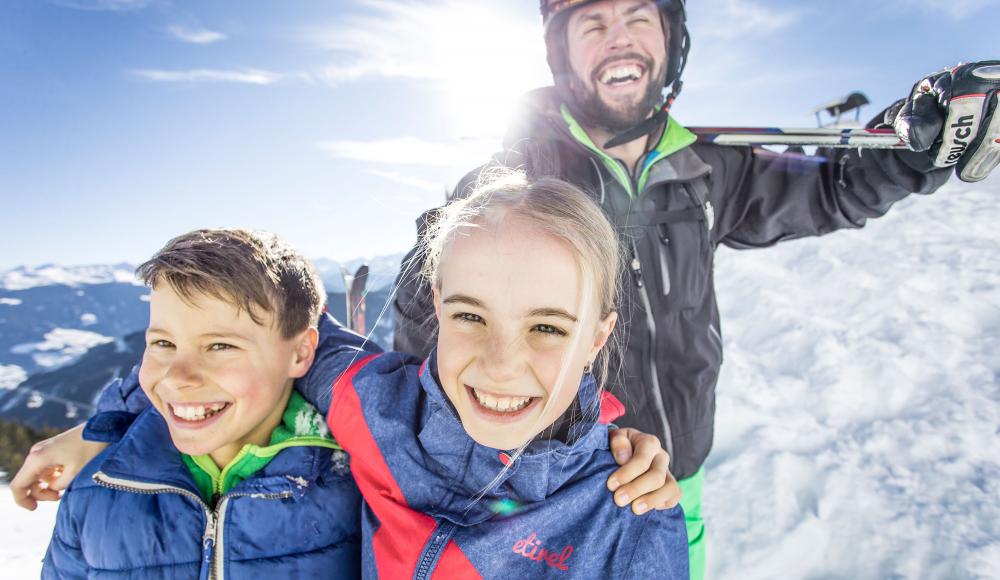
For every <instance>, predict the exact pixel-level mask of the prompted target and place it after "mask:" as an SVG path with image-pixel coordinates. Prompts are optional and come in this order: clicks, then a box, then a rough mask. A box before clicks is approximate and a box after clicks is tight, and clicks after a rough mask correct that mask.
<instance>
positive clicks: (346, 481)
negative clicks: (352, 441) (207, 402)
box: [42, 408, 361, 580]
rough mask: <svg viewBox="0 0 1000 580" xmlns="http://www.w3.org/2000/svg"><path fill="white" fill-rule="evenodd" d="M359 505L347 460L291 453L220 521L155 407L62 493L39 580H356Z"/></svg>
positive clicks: (228, 504)
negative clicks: (114, 579) (327, 579)
mask: <svg viewBox="0 0 1000 580" xmlns="http://www.w3.org/2000/svg"><path fill="white" fill-rule="evenodd" d="M360 504H361V498H360V496H359V494H358V489H357V487H356V486H355V484H354V482H353V480H352V479H351V476H350V474H349V473H348V472H347V468H346V465H345V462H344V458H343V457H342V454H340V453H339V452H334V451H332V450H330V449H327V448H321V447H289V448H287V449H284V450H282V451H281V452H280V453H279V454H278V455H276V456H275V457H274V458H273V459H272V460H271V461H270V463H268V464H267V465H266V466H265V467H264V468H263V469H261V470H260V471H258V472H257V473H256V474H254V475H253V476H252V477H251V478H250V479H247V480H246V481H244V482H242V483H240V484H238V485H236V486H235V487H234V488H233V489H232V490H230V491H229V492H228V493H227V494H225V495H224V496H222V497H221V498H220V499H219V500H218V501H217V502H216V505H215V509H214V510H213V509H212V508H210V507H209V506H207V505H206V504H205V503H204V501H203V500H202V499H201V498H200V497H199V495H198V490H197V488H196V487H195V484H194V481H193V479H192V478H191V474H190V471H189V470H188V468H187V466H186V465H185V464H184V462H183V460H182V459H181V456H180V453H179V452H178V451H177V449H176V448H175V447H174V445H173V443H172V442H171V440H170V435H169V432H168V430H167V425H166V423H165V422H164V420H163V417H161V416H160V414H159V413H157V411H156V410H155V409H153V408H149V409H147V410H146V411H144V412H143V413H142V414H141V415H139V417H138V418H137V419H136V420H135V422H134V423H133V424H132V426H131V427H130V428H129V430H128V432H127V433H125V435H124V437H123V438H122V439H121V440H120V441H119V442H118V443H116V444H114V445H112V446H110V447H108V448H107V449H105V450H104V451H103V452H102V453H101V454H100V455H98V456H97V457H96V458H95V459H94V460H93V461H91V462H90V463H89V464H87V466H86V467H85V468H84V469H83V471H81V472H80V474H79V475H78V476H77V477H76V479H75V480H74V481H73V484H72V485H71V486H70V487H69V489H68V490H67V491H66V493H65V495H64V496H63V498H62V502H61V505H60V506H59V514H58V516H57V522H56V529H55V532H54V534H53V537H52V542H51V544H50V545H49V550H48V553H47V554H46V556H45V563H44V567H43V571H42V577H43V578H143V579H148V578H192V579H194V578H210V577H211V578H214V579H218V580H223V579H225V578H238V579H243V578H357V577H359V576H360V539H361V538H360V533H361V527H360V521H359V506H360Z"/></svg>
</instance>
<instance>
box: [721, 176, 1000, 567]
mask: <svg viewBox="0 0 1000 580" xmlns="http://www.w3.org/2000/svg"><path fill="white" fill-rule="evenodd" d="M997 223H1000V179H997V177H994V178H993V179H992V180H990V181H988V182H987V183H985V184H980V185H978V186H970V185H964V184H949V186H947V187H946V188H945V189H944V190H942V191H941V192H939V193H938V194H936V195H934V196H932V197H930V198H910V199H907V200H905V201H904V202H902V203H900V204H898V206H897V207H895V208H894V209H893V211H891V212H890V213H889V215H887V216H886V217H885V218H883V219H880V220H875V221H872V222H870V223H869V225H868V227H866V228H865V229H864V230H861V231H850V232H838V233H835V234H833V235H831V236H829V237H827V238H825V239H811V240H800V241H795V242H790V243H787V244H784V245H782V246H779V247H776V248H771V249H767V250H760V251H750V252H734V251H725V250H724V251H720V252H719V254H718V263H717V266H716V279H717V281H718V286H719V288H718V293H719V298H720V306H721V309H722V325H723V334H724V336H725V338H726V362H725V364H724V366H723V372H722V378H721V381H720V388H719V401H718V414H717V423H716V443H715V449H714V452H713V454H712V456H711V458H710V459H709V462H708V466H707V471H706V476H707V487H706V491H705V510H704V511H705V514H706V517H707V518H708V521H709V527H708V534H709V541H710V543H709V546H710V562H711V563H710V570H711V571H712V576H713V577H719V578H741V579H751V578H781V577H785V578H833V577H835V578H888V577H892V578H977V577H981V578H986V577H992V578H997V577H1000V502H998V501H997V500H998V499H1000V437H998V435H1000V233H998V230H997V226H996V224H997Z"/></svg>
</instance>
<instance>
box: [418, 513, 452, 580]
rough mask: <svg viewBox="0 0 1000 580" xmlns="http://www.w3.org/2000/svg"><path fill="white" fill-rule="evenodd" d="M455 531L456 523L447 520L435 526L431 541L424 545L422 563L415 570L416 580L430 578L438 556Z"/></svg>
mask: <svg viewBox="0 0 1000 580" xmlns="http://www.w3.org/2000/svg"><path fill="white" fill-rule="evenodd" d="M454 533H455V524H453V523H451V522H449V521H446V520H442V521H441V523H439V524H438V525H437V526H436V527H435V528H434V531H433V532H432V533H431V539H430V541H429V542H428V543H427V545H426V546H424V553H423V554H422V555H421V556H420V563H419V564H418V565H417V567H416V569H415V570H414V571H413V578H414V580H425V579H427V578H430V575H431V572H433V571H434V568H435V567H436V566H435V565H436V563H437V561H438V558H440V556H441V552H442V551H444V548H445V546H447V545H448V540H450V539H451V536H452V534H454Z"/></svg>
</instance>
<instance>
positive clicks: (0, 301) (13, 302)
mask: <svg viewBox="0 0 1000 580" xmlns="http://www.w3.org/2000/svg"><path fill="white" fill-rule="evenodd" d="M22 303H23V301H22V300H21V299H20V298H0V306H4V305H5V306H20V305H21V304H22Z"/></svg>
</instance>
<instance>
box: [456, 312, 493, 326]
mask: <svg viewBox="0 0 1000 580" xmlns="http://www.w3.org/2000/svg"><path fill="white" fill-rule="evenodd" d="M452 318H454V319H455V320H458V321H460V322H472V323H475V324H483V325H485V324H486V321H485V320H483V317H482V316H479V315H478V314H473V313H471V312H459V313H458V314H456V315H454V316H452Z"/></svg>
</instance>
